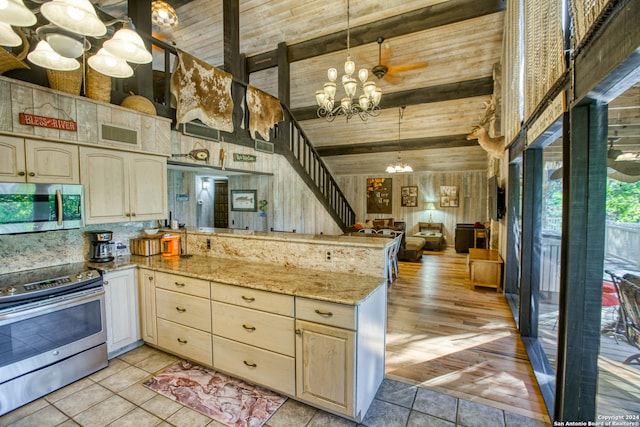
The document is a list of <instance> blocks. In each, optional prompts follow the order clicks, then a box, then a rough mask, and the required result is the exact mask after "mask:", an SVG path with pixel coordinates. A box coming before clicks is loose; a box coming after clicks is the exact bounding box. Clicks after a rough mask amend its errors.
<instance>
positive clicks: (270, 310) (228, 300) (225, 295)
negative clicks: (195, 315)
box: [211, 282, 295, 396]
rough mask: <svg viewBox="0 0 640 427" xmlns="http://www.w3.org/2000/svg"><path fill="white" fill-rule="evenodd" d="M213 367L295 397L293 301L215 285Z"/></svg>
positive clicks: (253, 291)
mask: <svg viewBox="0 0 640 427" xmlns="http://www.w3.org/2000/svg"><path fill="white" fill-rule="evenodd" d="M211 299H212V301H211V313H212V316H211V319H212V326H211V330H212V332H213V367H214V368H215V369H218V370H220V371H224V372H227V373H229V374H231V375H234V376H237V377H240V378H243V379H245V380H247V381H249V382H252V383H255V384H259V385H262V386H264V387H267V388H269V389H271V390H275V391H278V392H281V393H285V394H288V395H290V396H294V395H295V358H294V356H295V334H294V318H293V315H294V297H293V296H291V295H282V294H276V293H273V292H266V291H261V290H256V289H250V288H243V287H239V286H230V285H226V284H222V283H215V282H212V283H211Z"/></svg>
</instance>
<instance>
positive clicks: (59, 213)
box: [56, 190, 62, 225]
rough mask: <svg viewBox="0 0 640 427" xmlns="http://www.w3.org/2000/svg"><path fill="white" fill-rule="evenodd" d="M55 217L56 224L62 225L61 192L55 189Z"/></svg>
mask: <svg viewBox="0 0 640 427" xmlns="http://www.w3.org/2000/svg"><path fill="white" fill-rule="evenodd" d="M56 219H57V221H58V225H62V193H61V192H60V190H56Z"/></svg>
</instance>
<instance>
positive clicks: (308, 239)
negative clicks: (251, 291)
mask: <svg viewBox="0 0 640 427" xmlns="http://www.w3.org/2000/svg"><path fill="white" fill-rule="evenodd" d="M162 232H166V233H185V232H186V233H187V234H189V235H197V234H199V235H207V236H224V237H231V238H238V239H252V240H256V239H257V240H272V241H279V242H287V243H292V242H299V243H311V244H327V243H329V244H337V245H345V246H361V247H371V248H384V247H386V246H388V245H390V244H391V243H392V242H393V236H387V235H385V236H382V235H380V236H379V237H386V238H385V239H375V238H373V237H372V236H373V235H366V234H364V233H359V235H354V234H349V233H348V234H340V235H331V234H305V233H289V232H285V231H258V230H242V229H233V228H206V227H187V228H181V229H179V230H165V229H163V231H162Z"/></svg>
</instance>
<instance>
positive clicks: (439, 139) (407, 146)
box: [315, 135, 478, 157]
mask: <svg viewBox="0 0 640 427" xmlns="http://www.w3.org/2000/svg"><path fill="white" fill-rule="evenodd" d="M477 145H478V141H476V140H467V135H445V136H433V137H428V138H413V139H403V140H401V141H397V140H396V141H375V142H368V143H363V144H345V145H330V146H324V147H315V149H316V151H317V152H318V154H319V155H320V156H321V157H328V156H346V155H350V154H372V153H390V152H396V151H413V150H431V149H437V148H457V147H475V146H477Z"/></svg>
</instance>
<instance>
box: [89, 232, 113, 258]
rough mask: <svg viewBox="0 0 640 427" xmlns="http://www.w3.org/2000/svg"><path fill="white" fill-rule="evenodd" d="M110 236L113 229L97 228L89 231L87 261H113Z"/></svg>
mask: <svg viewBox="0 0 640 427" xmlns="http://www.w3.org/2000/svg"><path fill="white" fill-rule="evenodd" d="M112 237H113V231H107V230H98V231H90V232H89V261H92V262H109V261H113V253H112V252H111V244H112V242H111V238H112Z"/></svg>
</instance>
